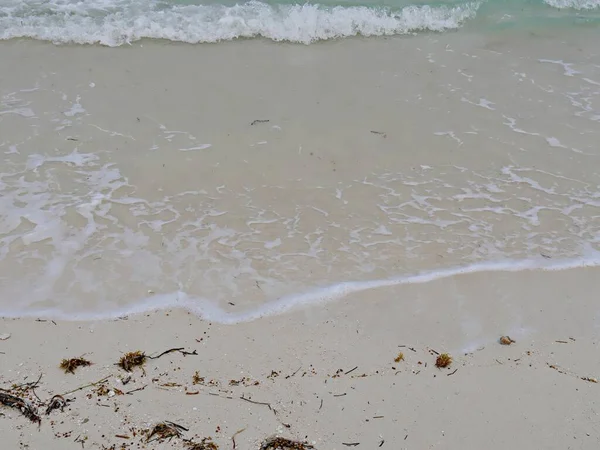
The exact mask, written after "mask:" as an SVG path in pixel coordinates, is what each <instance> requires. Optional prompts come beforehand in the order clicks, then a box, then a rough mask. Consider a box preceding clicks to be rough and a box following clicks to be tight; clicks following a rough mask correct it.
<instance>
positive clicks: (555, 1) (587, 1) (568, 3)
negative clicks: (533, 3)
mask: <svg viewBox="0 0 600 450" xmlns="http://www.w3.org/2000/svg"><path fill="white" fill-rule="evenodd" d="M544 3H546V4H547V5H550V6H552V7H554V8H558V9H569V8H572V9H596V8H600V0H544Z"/></svg>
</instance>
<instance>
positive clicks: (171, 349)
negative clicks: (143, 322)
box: [148, 347, 198, 359]
mask: <svg viewBox="0 0 600 450" xmlns="http://www.w3.org/2000/svg"><path fill="white" fill-rule="evenodd" d="M173 352H179V353H181V354H182V355H183V356H187V355H198V352H197V351H196V350H194V351H193V352H186V351H185V349H184V347H179V348H170V349H169V350H165V351H164V352H162V353H161V354H160V355H158V356H148V358H149V359H158V358H160V357H161V356H164V355H166V354H167V353H173Z"/></svg>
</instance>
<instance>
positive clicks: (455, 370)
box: [446, 369, 458, 377]
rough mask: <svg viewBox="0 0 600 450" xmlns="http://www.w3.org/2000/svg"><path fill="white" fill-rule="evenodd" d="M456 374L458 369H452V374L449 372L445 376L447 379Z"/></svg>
mask: <svg viewBox="0 0 600 450" xmlns="http://www.w3.org/2000/svg"><path fill="white" fill-rule="evenodd" d="M456 372H458V369H454V372H450V373H449V374H447V375H446V376H447V377H449V376H450V375H454V374H455V373H456Z"/></svg>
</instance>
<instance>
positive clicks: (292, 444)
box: [260, 436, 314, 450]
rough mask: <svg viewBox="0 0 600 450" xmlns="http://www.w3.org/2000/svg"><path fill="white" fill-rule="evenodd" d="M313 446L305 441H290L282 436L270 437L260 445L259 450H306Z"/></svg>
mask: <svg viewBox="0 0 600 450" xmlns="http://www.w3.org/2000/svg"><path fill="white" fill-rule="evenodd" d="M312 448H314V447H313V446H312V445H310V444H308V443H306V442H300V441H292V440H290V439H286V438H282V437H276V436H273V437H270V438H268V439H266V440H265V441H264V442H263V443H262V445H261V446H260V450H308V449H312Z"/></svg>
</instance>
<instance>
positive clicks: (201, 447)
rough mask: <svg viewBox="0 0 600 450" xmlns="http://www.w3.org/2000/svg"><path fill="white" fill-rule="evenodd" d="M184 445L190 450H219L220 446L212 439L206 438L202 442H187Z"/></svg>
mask: <svg viewBox="0 0 600 450" xmlns="http://www.w3.org/2000/svg"><path fill="white" fill-rule="evenodd" d="M184 445H185V448H186V449H188V450H219V446H218V445H217V444H215V443H214V442H213V440H212V438H210V437H206V438H204V439H202V440H201V441H200V442H193V441H185V443H184Z"/></svg>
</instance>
